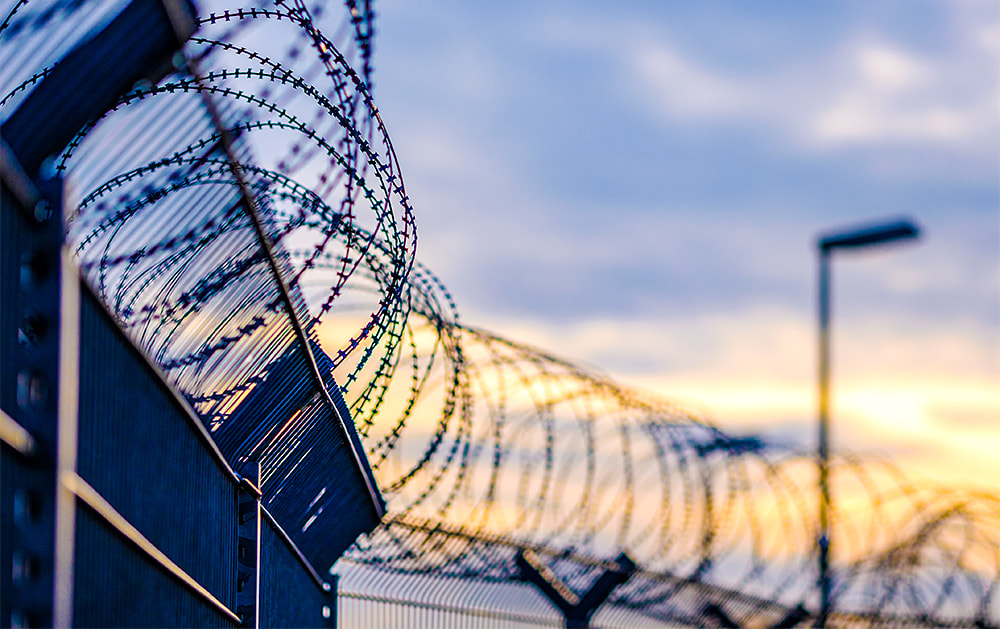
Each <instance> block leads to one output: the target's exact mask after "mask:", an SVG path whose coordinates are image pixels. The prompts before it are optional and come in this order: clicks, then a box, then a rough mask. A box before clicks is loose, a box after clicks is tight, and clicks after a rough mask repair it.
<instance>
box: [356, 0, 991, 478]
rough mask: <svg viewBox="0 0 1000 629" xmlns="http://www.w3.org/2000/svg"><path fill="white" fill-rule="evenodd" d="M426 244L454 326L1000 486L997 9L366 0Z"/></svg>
mask: <svg viewBox="0 0 1000 629" xmlns="http://www.w3.org/2000/svg"><path fill="white" fill-rule="evenodd" d="M375 6H376V10H377V11H378V17H377V21H376V27H377V29H378V30H377V34H376V49H375V63H374V66H375V74H374V89H373V91H374V95H375V100H376V103H377V104H378V107H379V110H380V111H381V114H382V118H383V120H384V121H385V122H386V125H387V127H388V129H389V133H390V136H391V138H392V141H393V144H394V147H395V149H396V153H397V155H398V157H399V160H400V163H401V165H402V169H403V176H404V180H405V182H406V186H407V192H408V194H409V196H410V199H411V201H412V203H413V205H414V209H415V213H416V218H417V229H418V249H417V255H418V259H420V260H421V261H422V262H424V263H425V264H427V265H428V266H429V267H430V268H431V269H432V270H433V271H434V272H435V273H437V274H438V275H439V276H440V277H441V279H442V280H443V281H444V283H445V284H446V285H447V286H448V288H449V289H450V291H451V292H452V294H453V295H454V297H455V300H456V302H457V304H458V308H459V311H460V312H461V314H462V317H463V320H464V321H465V322H466V323H469V324H472V325H476V326H482V327H486V328H489V329H491V330H494V331H496V332H499V333H501V334H503V335H505V336H508V337H511V338H514V339H517V340H521V341H525V342H529V343H532V344H535V345H538V346H540V347H543V348H545V349H547V350H549V351H551V352H553V353H556V354H559V355H561V356H564V357H567V358H572V359H574V360H578V361H579V362H581V363H583V364H585V365H588V366H591V367H594V368H596V369H599V370H602V371H604V372H606V373H609V374H611V375H613V376H615V377H616V378H618V379H619V380H620V381H622V382H624V383H627V384H630V385H635V386H640V387H643V388H646V389H649V390H652V391H655V392H657V393H660V394H662V395H664V396H666V397H668V398H671V399H674V400H677V401H678V402H680V403H682V404H684V405H686V406H687V407H688V408H691V409H693V410H694V411H696V412H698V413H701V414H703V415H705V416H707V417H709V418H711V419H712V420H714V421H716V422H717V423H718V424H719V425H720V426H722V427H723V428H725V429H726V430H729V431H731V432H734V433H738V434H746V433H762V434H764V435H767V436H770V437H773V438H775V439H779V440H782V441H785V442H788V443H791V444H796V445H799V446H803V447H811V446H812V444H814V443H815V432H816V428H815V422H816V420H815V417H816V410H815V409H816V393H815V388H816V371H817V368H816V360H817V358H816V354H817V350H816V347H817V341H816V291H817V288H816V275H817V269H816V267H817V254H816V248H815V245H816V240H817V236H818V235H819V234H820V233H826V232H829V231H832V230H837V229H840V228H844V227H852V226H855V225H857V224H858V223H862V222H867V221H877V220H881V219H887V218H889V219H891V218H896V217H900V216H906V217H909V218H911V219H913V220H914V221H916V222H917V223H918V224H919V225H920V226H921V228H922V232H923V233H922V237H921V239H920V240H919V241H918V242H916V243H912V244H905V245H898V246H891V247H885V248H880V249H877V250H868V251H864V252H855V253H845V254H844V255H838V256H837V257H836V259H835V260H834V263H833V278H834V285H833V296H834V297H833V304H834V306H833V315H832V316H833V345H832V351H833V355H832V356H833V358H832V360H833V379H832V391H833V402H832V419H833V429H832V438H833V448H834V450H837V449H847V450H851V451H860V452H865V453H872V454H889V455H891V456H892V457H894V458H895V459H896V460H897V461H898V462H899V463H900V464H901V465H902V466H903V467H904V469H906V470H907V472H908V473H910V474H911V475H912V476H914V477H915V478H917V479H921V481H922V482H923V480H926V481H927V482H933V483H946V484H957V485H962V486H974V487H985V488H987V489H990V490H992V491H995V492H997V491H1000V464H998V463H997V462H996V453H997V452H1000V4H997V3H996V2H995V1H993V0H984V1H978V0H947V1H945V0H941V1H924V0H898V1H893V0H881V1H880V2H870V1H841V2H831V3H798V2H784V1H774V2H766V3H737V2H714V1H706V2H698V3H664V2H635V1H627V2H614V3H610V2H592V1H590V0H574V1H572V2H570V1H568V0H567V1H563V0H547V1H545V2H529V1H523V0H513V1H510V2H505V3H470V2H459V1H457V0H423V1H421V2H412V1H406V0H381V1H380V2H378V3H376V5H375Z"/></svg>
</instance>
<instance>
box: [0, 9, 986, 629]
mask: <svg viewBox="0 0 1000 629" xmlns="http://www.w3.org/2000/svg"><path fill="white" fill-rule="evenodd" d="M120 4H121V3H120V2H117V1H116V0H16V1H13V2H10V1H8V2H4V3H3V8H2V14H3V21H2V23H0V41H2V43H3V46H4V50H5V53H6V52H7V51H11V52H12V54H11V55H10V61H9V63H8V64H7V65H6V67H5V68H4V70H3V72H2V73H0V76H2V79H3V80H2V90H3V91H2V94H0V111H2V112H3V115H4V116H5V117H6V116H8V115H9V114H10V112H11V111H13V110H14V109H15V108H16V106H17V104H18V103H19V102H21V100H22V99H23V98H24V96H25V94H26V93H28V92H30V90H31V87H32V86H33V85H34V84H36V83H37V82H38V81H40V80H42V79H43V78H44V77H45V76H46V75H47V74H48V73H49V72H50V71H51V68H52V67H53V65H54V63H55V62H56V61H58V58H59V55H60V50H61V49H60V47H59V42H58V38H57V37H53V34H59V33H64V32H67V31H70V30H72V29H74V28H92V27H93V25H94V24H99V23H100V21H101V19H102V18H101V16H102V15H110V14H111V13H112V12H113V11H114V9H115V7H116V6H119V5H120ZM199 9H200V10H201V11H202V13H201V15H202V17H201V18H200V20H199V25H198V26H199V28H198V31H197V32H196V34H195V36H194V37H192V38H191V39H190V41H189V42H188V43H187V46H186V48H185V51H184V57H183V58H181V59H177V61H176V63H175V68H174V69H173V70H172V71H171V72H169V73H168V74H167V76H166V77H165V78H164V79H162V80H161V81H159V82H157V83H156V84H153V83H149V82H147V83H145V84H137V85H136V87H135V88H134V89H133V90H132V91H131V92H129V93H128V94H126V95H125V96H124V97H123V98H121V99H120V100H119V102H118V103H116V104H115V106H114V107H113V108H112V110H111V111H110V112H108V114H107V115H105V116H104V117H103V118H102V119H100V120H96V121H93V123H92V124H90V125H88V126H87V127H86V128H84V129H81V130H80V132H79V133H78V134H77V136H76V137H75V138H74V139H73V141H72V142H71V143H70V145H69V146H68V147H67V149H66V150H65V151H63V153H62V154H60V155H57V156H52V158H51V160H50V162H49V163H50V165H51V168H52V169H53V171H54V172H56V173H59V174H61V175H62V176H63V177H64V178H65V181H66V184H67V185H66V189H67V195H68V198H67V203H69V204H70V207H72V208H73V213H72V216H71V220H70V222H69V224H68V240H69V242H70V243H71V246H72V248H73V250H74V251H75V254H76V256H77V260H78V262H79V265H80V269H81V273H82V275H83V276H84V277H85V278H86V279H87V281H88V282H89V283H90V284H91V285H92V286H93V287H94V288H95V290H96V291H97V292H98V294H99V295H100V296H101V298H102V299H103V300H104V301H105V303H106V305H107V307H108V308H109V310H110V311H111V312H113V313H114V315H115V316H116V317H117V319H118V322H119V324H120V326H121V327H122V329H123V330H124V331H125V332H126V333H127V334H128V335H129V336H130V337H131V338H132V339H133V340H134V341H135V342H136V343H137V344H138V345H139V346H140V347H141V348H142V349H143V351H144V352H146V354H147V355H148V356H149V357H150V358H151V360H153V361H154V362H155V363H156V364H158V365H159V366H160V367H161V369H162V370H163V372H164V373H165V374H166V377H167V378H168V379H170V381H171V382H172V384H174V385H175V386H176V387H177V388H178V389H179V390H180V391H182V392H183V394H184V395H185V396H186V397H187V398H188V400H189V401H190V402H191V404H192V405H193V407H194V408H195V409H196V410H197V412H198V413H199V414H200V415H201V417H202V419H203V421H204V422H205V424H206V426H207V427H208V428H209V429H210V430H215V429H217V428H218V427H220V426H222V425H224V423H225V422H226V421H227V419H228V418H229V416H230V414H231V413H232V412H233V410H234V408H236V406H237V405H238V403H239V401H240V400H241V399H243V397H245V396H246V395H247V393H248V392H250V391H252V390H253V389H254V388H255V387H256V386H258V385H259V384H260V383H261V382H263V381H264V379H265V378H266V376H267V374H268V371H269V369H270V368H271V367H272V366H273V365H274V364H275V362H276V360H278V358H279V357H280V356H281V355H282V353H283V352H284V350H285V348H286V347H287V346H288V344H289V343H290V342H291V341H290V339H291V337H292V332H291V331H290V330H289V326H288V319H287V318H286V317H285V316H284V314H283V311H282V308H283V306H282V302H281V295H279V294H278V293H277V292H275V290H274V287H273V283H272V282H271V281H270V276H271V274H272V269H271V268H270V267H269V265H268V260H267V259H266V257H265V256H264V255H262V253H261V249H260V247H259V242H258V241H257V239H256V238H255V237H254V235H253V233H252V230H251V229H250V227H251V225H250V223H249V219H248V217H247V213H246V212H244V211H243V206H242V204H243V203H245V199H243V198H242V197H241V194H242V190H241V182H240V181H238V179H237V177H235V176H234V172H238V173H240V175H241V177H242V178H243V180H244V181H243V182H242V183H243V185H245V189H246V191H247V193H248V194H249V195H250V196H251V197H252V201H253V203H254V204H255V205H256V207H257V208H258V210H259V216H260V220H261V223H262V228H263V230H264V232H265V233H266V237H267V239H269V241H270V242H271V243H273V245H274V255H275V256H276V258H277V264H278V268H279V270H280V272H281V274H282V275H283V278H284V280H285V281H287V283H288V286H289V289H290V294H291V301H292V302H293V303H292V307H293V308H294V309H295V311H296V312H297V314H298V316H299V317H300V319H301V321H302V322H303V326H304V328H305V330H306V332H307V333H308V336H309V339H310V341H311V342H314V343H316V344H317V346H318V347H321V348H322V350H323V351H324V352H325V354H326V355H327V356H328V357H329V361H328V363H324V373H323V377H324V383H325V384H326V385H327V386H331V387H333V386H336V387H339V388H340V390H341V392H342V393H343V395H344V397H345V399H346V401H347V403H348V405H349V407H350V411H351V415H352V417H353V419H354V421H355V424H356V427H357V429H358V431H359V433H360V435H361V437H362V440H363V443H364V447H365V450H366V454H367V455H368V457H369V461H370V464H371V467H372V468H373V470H374V472H375V475H376V478H377V479H378V482H379V486H380V488H381V490H382V492H383V493H384V494H385V496H386V498H387V502H388V509H389V513H388V515H387V517H386V518H385V520H384V522H383V524H382V525H381V526H380V527H379V528H378V529H376V531H374V532H373V533H372V534H370V535H367V536H363V537H362V538H360V539H359V540H358V542H357V543H356V544H355V546H353V547H352V548H351V549H350V550H349V551H348V553H347V555H346V556H345V558H344V559H342V560H341V562H338V564H337V565H336V566H335V569H336V570H337V571H339V572H341V573H343V574H348V573H351V571H355V573H356V574H357V575H360V576H357V577H356V583H360V584H368V585H372V584H374V583H377V582H378V581H380V580H386V579H391V578H397V577H399V576H400V575H422V576H424V577H434V578H453V579H461V580H468V581H473V582H481V583H499V582H515V581H517V580H518V579H519V576H518V573H517V569H516V567H515V561H514V558H515V556H516V554H517V553H518V552H519V551H521V550H523V549H527V548H531V549H534V550H535V552H536V553H538V554H539V556H541V557H543V559H544V560H545V561H546V562H547V563H548V564H549V565H550V567H551V568H552V570H553V571H554V572H555V573H556V574H557V575H558V576H559V578H560V579H562V580H563V581H564V582H565V583H566V584H567V585H568V586H569V587H570V588H571V589H575V590H576V591H582V590H585V589H586V588H587V587H588V583H590V582H592V580H593V579H594V578H595V575H596V574H598V572H599V571H600V570H601V569H602V566H604V565H605V563H604V562H605V561H606V560H607V558H609V557H613V556H615V555H616V554H617V553H618V552H621V551H626V552H628V554H629V555H630V556H631V557H633V558H634V559H635V560H636V562H637V563H638V564H639V566H640V570H639V571H638V573H637V574H636V575H635V576H634V577H633V578H632V579H631V580H630V581H629V582H628V583H626V584H625V585H623V586H621V587H619V588H618V589H617V590H615V592H614V593H613V595H612V597H611V599H610V600H609V602H608V609H609V611H608V618H612V619H613V618H614V617H615V616H614V615H615V614H618V613H620V614H626V615H627V614H639V616H640V617H643V618H647V619H651V620H654V619H655V620H660V621H663V622H678V623H685V624H690V625H697V624H698V623H699V622H700V621H701V619H703V616H704V614H705V609H706V605H709V604H711V605H717V606H719V607H720V608H724V609H726V611H727V613H729V614H730V616H731V617H733V618H736V619H738V620H739V622H741V623H743V624H746V625H748V626H749V625H754V626H770V625H773V624H775V623H777V622H779V621H780V620H781V619H782V618H784V617H786V616H787V614H788V613H789V612H790V611H794V610H795V609H796V608H797V606H799V605H803V606H804V607H805V608H810V607H815V585H814V565H815V558H816V552H817V550H816V540H815V536H816V531H817V522H816V521H815V516H814V514H815V513H816V511H817V509H816V508H815V507H816V502H815V501H816V495H815V493H816V492H815V489H814V486H813V479H814V477H815V476H814V475H815V462H814V460H813V459H812V457H811V455H810V454H808V453H805V452H802V451H797V450H795V449H794V448H790V447H786V446H783V445H781V444H778V443H773V442H771V441H768V440H765V439H763V438H758V437H747V436H734V435H730V434H727V433H726V432H724V431H723V430H721V429H720V428H719V427H717V426H715V425H713V424H712V423H711V422H710V421H707V420H706V419H704V418H702V417H699V416H698V415H697V414H695V413H692V412H689V411H687V410H685V409H683V408H681V407H679V406H677V405H675V404H673V403H671V402H670V401H668V400H664V399H662V398H660V397H657V396H655V395H652V394H649V393H647V392H643V391H638V390H635V389H632V388H630V387H627V386H624V385H622V384H621V383H618V382H616V381H615V380H614V379H612V378H610V377H608V376H607V375H604V374H601V373H597V372H594V371H593V370H590V369H586V368H583V367H581V366H578V365H576V364H574V363H573V362H571V361H568V360H565V359H562V358H560V357H558V356H555V355H553V354H550V353H548V352H545V351H542V350H540V349H538V348H534V347H530V346H528V345H525V344H523V343H519V342H516V341H514V340H510V339H507V338H505V337H503V336H502V335H499V334H496V333H494V332H491V331H487V330H484V329H480V328H477V327H474V326H470V325H467V324H465V323H463V322H462V321H461V320H460V319H459V316H458V311H457V307H456V305H455V302H454V299H453V298H452V296H451V295H450V294H449V293H448V291H447V289H446V288H445V286H444V284H443V283H442V282H441V281H440V280H439V279H438V278H437V276H435V275H434V274H433V273H432V271H431V270H430V269H428V268H426V267H425V266H424V265H422V264H420V263H419V262H418V261H417V259H416V231H415V222H414V212H413V209H412V207H411V204H410V200H409V197H408V196H407V194H406V190H405V187H404V185H403V180H402V176H401V173H400V165H399V163H398V161H397V159H396V155H395V152H394V150H393V146H392V143H391V141H390V139H389V135H388V132H387V130H386V126H385V124H384V123H383V120H382V117H381V115H380V113H379V111H378V109H377V108H376V106H375V104H374V101H373V97H372V90H371V85H372V81H373V72H374V71H373V65H372V51H373V35H374V32H375V26H374V24H375V12H374V10H373V8H372V5H371V3H370V2H368V1H364V2H360V1H357V0H347V1H346V2H345V3H344V6H343V8H342V9H341V10H339V11H338V10H336V9H334V8H332V7H330V6H328V5H324V4H317V5H315V6H307V5H306V4H305V3H304V2H302V0H294V1H289V0H278V1H276V2H273V3H270V2H268V3H265V2H260V3H257V4H252V5H250V6H229V5H228V4H227V0H220V2H217V3H206V6H205V7H199ZM81 15H86V16H87V19H86V20H78V19H77V18H79V17H80V16H81ZM327 33H331V35H327ZM63 52H64V51H63ZM204 98H209V99H211V100H212V102H213V103H215V104H216V105H217V107H218V118H219V120H220V121H221V126H220V124H218V123H217V122H216V121H213V119H212V118H211V117H210V116H207V115H206V114H205V110H204V105H203V102H202V99H204ZM226 137H228V138H231V140H232V141H231V145H230V146H229V147H228V150H227V146H225V144H226V143H225V142H223V139H224V138H226ZM316 473H325V474H334V473H336V471H335V470H317V471H316ZM832 477H833V489H834V495H835V496H837V497H838V499H839V500H840V501H839V502H837V503H836V504H835V505H833V513H832V520H833V531H834V534H835V535H836V537H837V540H838V556H837V557H836V565H835V574H836V579H835V591H834V600H835V610H836V614H835V617H834V622H836V623H838V624H839V625H844V626H883V625H887V624H889V625H891V624H898V625H913V626H954V627H972V626H997V624H1000V594H998V589H1000V498H998V497H997V495H995V494H992V493H986V492H962V491H959V490H951V489H943V488H933V487H926V486H922V485H918V484H915V483H914V482H912V481H910V480H908V479H907V478H905V477H904V476H903V475H902V474H901V473H900V472H899V470H898V469H897V468H896V467H895V466H894V465H893V464H892V463H891V462H890V461H887V460H880V459H873V458H870V457H865V458H861V457H857V456H853V455H844V456H841V457H840V458H838V459H837V460H836V461H835V463H834V466H833V475H832ZM358 571H360V572H358ZM622 617H623V618H624V617H625V616H622ZM629 617H630V618H632V617H633V616H629ZM977 623H978V624H977Z"/></svg>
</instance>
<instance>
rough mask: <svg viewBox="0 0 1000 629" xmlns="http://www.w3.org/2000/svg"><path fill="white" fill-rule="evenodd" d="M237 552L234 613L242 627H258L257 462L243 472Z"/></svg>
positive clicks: (258, 513) (258, 481)
mask: <svg viewBox="0 0 1000 629" xmlns="http://www.w3.org/2000/svg"><path fill="white" fill-rule="evenodd" d="M241 476H242V477H243V479H242V480H241V481H240V488H239V520H238V527H237V528H238V531H237V544H238V547H237V552H236V579H237V580H236V614H237V615H238V616H239V617H240V620H241V621H242V623H243V625H242V626H244V627H252V628H253V629H259V627H260V497H261V491H260V463H259V462H256V461H255V462H251V463H248V464H247V465H246V466H245V467H244V468H243V470H242V473H241Z"/></svg>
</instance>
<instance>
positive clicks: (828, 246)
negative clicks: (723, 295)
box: [816, 219, 920, 628]
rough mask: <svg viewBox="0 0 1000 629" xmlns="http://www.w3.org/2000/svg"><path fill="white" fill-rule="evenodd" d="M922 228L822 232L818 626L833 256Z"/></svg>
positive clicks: (825, 573)
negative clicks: (831, 257) (839, 250)
mask: <svg viewBox="0 0 1000 629" xmlns="http://www.w3.org/2000/svg"><path fill="white" fill-rule="evenodd" d="M919 233H920V230H919V228H918V227H917V226H916V225H915V224H914V223H913V222H912V221H910V220H905V219H903V220H897V221H892V222H888V223H877V224H871V225H861V226H858V227H854V228H851V229H849V230H846V231H837V232H833V233H830V234H825V235H822V236H820V238H819V242H818V243H817V244H818V247H819V493H820V499H819V527H820V534H819V593H820V610H819V618H818V622H817V623H816V626H817V627H821V628H825V627H826V620H827V617H828V616H829V615H830V519H829V509H830V484H829V473H830V470H829V456H830V448H829V427H830V256H831V255H832V254H833V252H834V251H835V250H837V249H860V248H862V247H873V246H875V245H881V244H885V243H890V242H895V241H899V240H910V239H914V238H916V237H917V236H918V235H919Z"/></svg>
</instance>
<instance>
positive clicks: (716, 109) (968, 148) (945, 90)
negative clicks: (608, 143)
mask: <svg viewBox="0 0 1000 629" xmlns="http://www.w3.org/2000/svg"><path fill="white" fill-rule="evenodd" d="M606 19H607V18H606V16H602V19H600V20H598V19H596V18H595V17H594V16H588V15H586V14H585V13H581V14H579V15H575V16H573V17H565V16H563V17H560V18H559V20H558V22H557V23H556V24H555V25H552V26H550V27H548V28H547V29H546V32H548V33H556V34H557V35H556V36H555V37H554V38H553V39H554V44H553V45H556V46H560V47H563V48H567V47H569V48H575V49H576V50H577V51H579V52H581V53H585V52H587V51H593V52H594V53H595V54H598V55H602V56H606V57H610V58H615V59H617V60H618V64H619V69H620V72H621V75H622V77H624V84H625V86H626V89H627V90H628V91H629V94H631V96H632V101H633V103H634V105H635V106H637V107H638V108H639V109H640V110H642V111H643V112H644V113H645V114H646V115H649V116H650V117H651V118H653V119H654V120H659V121H660V124H661V125H667V126H672V125H682V124H697V123H699V122H700V123H701V124H706V125H707V124H713V125H717V124H726V125H729V126H748V127H756V128H758V129H767V133H768V135H769V136H770V137H772V138H775V137H777V138H780V139H781V140H782V141H783V142H784V143H786V145H787V147H788V148H789V149H791V150H800V151H828V150H838V149H846V148H852V147H866V148H869V149H873V148H874V149H880V150H884V149H886V148H889V147H892V146H899V145H927V144H930V145H934V146H935V147H939V148H940V147H945V148H948V149H949V150H952V151H958V152H962V153H973V154H976V155H983V154H984V146H985V149H986V150H994V149H995V146H996V141H995V139H996V137H997V134H998V133H1000V124H998V105H1000V85H998V83H1000V81H998V79H997V70H998V68H997V53H996V49H997V47H998V45H1000V44H998V43H997V41H998V39H1000V38H998V37H997V30H998V25H997V20H996V16H995V15H990V16H987V17H986V18H985V19H986V20H987V24H986V25H984V24H983V23H982V22H981V21H974V20H972V19H969V18H968V16H967V15H966V14H965V13H964V12H963V11H961V10H959V9H958V8H955V9H954V10H953V11H952V12H951V13H950V14H949V15H948V16H947V19H948V21H950V22H951V23H950V25H949V26H950V27H951V28H950V30H949V33H950V34H951V35H950V37H949V38H948V39H947V41H946V42H945V43H944V44H943V45H939V46H937V47H934V48H931V47H928V46H925V45H922V43H921V42H919V41H904V40H903V39H902V38H901V37H899V36H897V35H894V34H893V33H890V32H887V31H885V30H878V29H873V28H871V27H870V26H867V25H864V24H857V25H848V26H847V27H843V28H844V31H843V32H840V33H838V34H837V36H836V37H834V38H832V39H831V38H817V43H816V44H814V45H812V46H808V47H804V48H803V49H797V50H794V51H791V50H789V51H787V54H785V55H784V56H783V57H777V58H768V59H767V61H766V62H762V63H756V64H750V63H747V62H743V63H734V62H730V63H728V64H727V63H722V62H720V61H718V60H717V59H713V56H712V55H710V54H708V51H709V50H708V49H707V48H698V47H696V46H692V45H691V44H690V42H688V43H687V44H685V43H684V42H683V41H682V39H683V38H682V37H680V36H679V34H678V33H676V32H675V31H676V29H672V28H671V27H670V26H667V25H666V23H667V22H668V21H667V19H666V18H664V19H663V20H662V21H657V20H650V21H649V22H648V23H636V21H635V18H634V17H628V16H626V17H623V18H619V19H616V18H612V22H611V23H610V24H608V23H607V21H606ZM978 19H980V20H982V19H984V18H982V17H980V18H978ZM590 20H592V21H590ZM712 44H713V45H714V46H716V47H722V48H726V47H728V48H729V49H730V50H736V51H738V50H739V48H740V44H741V42H739V41H735V42H726V41H719V40H718V39H715V40H712ZM716 56H717V55H716ZM748 66H750V67H748Z"/></svg>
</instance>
